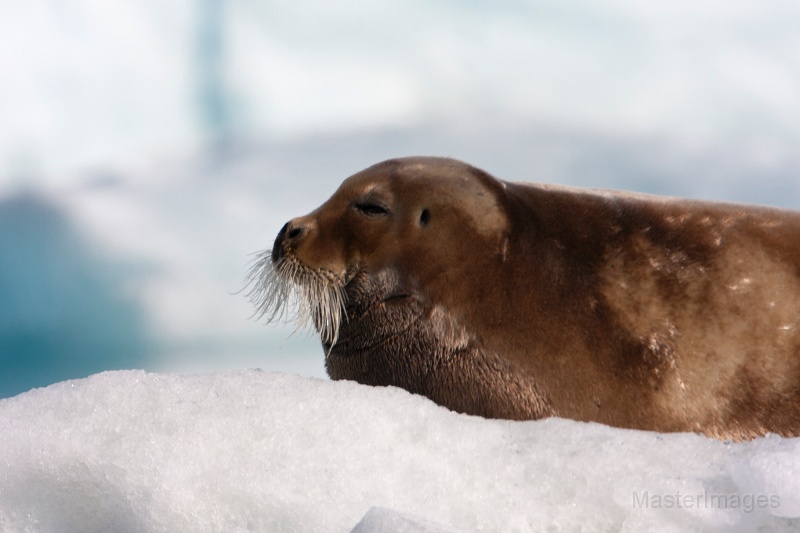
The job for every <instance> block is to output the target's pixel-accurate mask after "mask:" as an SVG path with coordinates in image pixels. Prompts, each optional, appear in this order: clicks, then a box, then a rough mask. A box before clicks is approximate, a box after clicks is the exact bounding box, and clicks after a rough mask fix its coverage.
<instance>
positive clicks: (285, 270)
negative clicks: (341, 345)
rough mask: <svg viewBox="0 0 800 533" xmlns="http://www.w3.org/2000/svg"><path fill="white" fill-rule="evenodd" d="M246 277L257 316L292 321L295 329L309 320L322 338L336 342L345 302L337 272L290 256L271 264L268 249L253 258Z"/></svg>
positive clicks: (249, 295)
mask: <svg viewBox="0 0 800 533" xmlns="http://www.w3.org/2000/svg"><path fill="white" fill-rule="evenodd" d="M247 280H248V286H250V290H249V292H248V293H247V297H248V298H249V299H250V301H251V302H252V303H253V305H255V307H256V312H255V313H254V316H255V317H256V318H258V319H260V318H262V317H264V316H266V317H267V322H272V321H273V320H285V321H286V322H294V323H295V324H296V325H297V329H298V330H299V329H303V328H305V327H307V326H308V325H309V323H311V324H313V325H314V327H315V328H316V330H317V331H318V332H319V335H320V338H321V339H322V342H324V343H328V344H330V345H331V346H333V345H334V344H336V341H337V339H338V337H339V327H340V326H341V323H342V317H343V316H344V306H345V291H344V282H343V280H342V279H341V278H340V277H339V276H336V275H335V274H334V273H332V272H329V271H315V270H312V269H310V268H308V267H307V266H305V265H303V264H301V263H299V262H298V261H297V260H296V259H294V258H292V257H284V258H283V259H282V260H281V261H279V262H278V264H277V265H273V263H272V256H271V253H270V252H269V251H264V252H261V253H260V254H258V256H256V259H255V260H254V261H253V265H252V266H251V267H250V270H249V272H248V273H247Z"/></svg>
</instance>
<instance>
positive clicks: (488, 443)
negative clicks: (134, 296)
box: [0, 370, 800, 533]
mask: <svg viewBox="0 0 800 533" xmlns="http://www.w3.org/2000/svg"><path fill="white" fill-rule="evenodd" d="M0 427H2V428H3V431H2V432H0V531H32V532H50V531H53V532H55V531H58V532H73V531H74V532H78V531H80V532H82V533H87V532H100V531H115V532H140V531H170V532H180V531H204V532H209V531H211V532H213V531H221V532H238V533H241V532H255V531H285V532H291V531H298V532H299V531H303V532H306V531H321V532H322V531H324V532H336V531H342V532H346V531H351V530H354V531H361V532H363V531H428V532H434V531H475V530H478V531H626V532H634V531H635V532H643V531H644V532H646V531H659V532H663V531H676V532H677V531H682V532H685V531H734V532H736V531H755V530H759V531H792V530H795V531H800V518H799V517H800V439H783V438H778V437H774V436H770V437H767V438H763V439H758V440H756V441H753V442H745V443H738V444H734V443H725V442H719V441H715V440H712V439H708V438H705V437H701V436H698V435H692V434H670V435H661V434H656V433H649V432H642V431H629V430H621V429H615V428H609V427H606V426H602V425H598V424H586V423H580V422H574V421H569V420H562V419H549V420H543V421H538V422H523V423H519V422H509V421H496V420H484V419H481V418H477V417H470V416H465V415H459V414H455V413H452V412H450V411H448V410H446V409H444V408H442V407H439V406H436V405H435V404H433V403H431V402H430V401H428V400H426V399H424V398H421V397H419V396H414V395H411V394H408V393H407V392H405V391H403V390H400V389H395V388H373V387H365V386H361V385H358V384H355V383H352V382H332V381H326V380H319V379H314V378H303V377H299V376H295V375H288V374H273V373H266V372H262V371H255V370H253V371H246V372H237V373H216V374H206V375H168V374H148V373H145V372H142V371H119V372H107V373H102V374H97V375H95V376H92V377H90V378H87V379H83V380H77V381H68V382H62V383H58V384H55V385H51V386H50V387H47V388H44V389H35V390H32V391H29V392H27V393H24V394H21V395H19V396H16V397H14V398H9V399H5V400H0ZM637 502H638V503H637ZM759 528H761V529H759Z"/></svg>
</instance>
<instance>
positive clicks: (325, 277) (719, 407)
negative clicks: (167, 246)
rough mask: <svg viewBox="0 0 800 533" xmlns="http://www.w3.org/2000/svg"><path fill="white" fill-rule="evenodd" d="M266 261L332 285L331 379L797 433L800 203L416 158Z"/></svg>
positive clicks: (356, 188) (702, 429) (611, 417)
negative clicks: (559, 179) (561, 179)
mask: <svg viewBox="0 0 800 533" xmlns="http://www.w3.org/2000/svg"><path fill="white" fill-rule="evenodd" d="M267 263H269V264H267ZM287 265H291V266H292V269H291V270H287V269H286V268H283V267H286V266H287ZM260 268H263V269H268V268H272V269H274V270H275V272H277V275H276V277H275V279H274V281H273V283H275V284H278V285H281V286H283V285H284V284H289V285H296V286H300V287H303V286H305V285H306V283H307V282H308V280H309V279H313V280H316V281H315V282H316V283H318V284H321V285H322V286H325V287H331V290H336V291H340V293H341V295H342V297H341V298H340V300H337V302H339V303H333V304H330V303H320V302H318V301H307V302H305V303H306V305H308V306H310V308H311V309H312V310H315V311H312V313H311V315H313V316H312V319H313V321H314V323H315V325H316V326H317V329H318V330H320V332H321V333H323V335H322V338H323V346H324V349H325V353H326V361H325V363H326V369H327V371H328V374H329V375H330V376H331V378H333V379H350V380H355V381H358V382H360V383H364V384H369V385H394V386H398V387H402V388H404V389H407V390H408V391H410V392H413V393H417V394H422V395H425V396H427V397H429V398H430V399H432V400H433V401H435V402H437V403H439V404H441V405H443V406H445V407H448V408H450V409H453V410H455V411H458V412H463V413H468V414H473V415H480V416H485V417H492V418H508V419H516V420H523V419H536V418H542V417H546V416H562V417H566V418H572V419H576V420H583V421H596V422H601V423H604V424H609V425H613V426H618V427H625V428H638V429H646V430H655V431H662V432H669V431H694V432H699V433H704V434H706V435H710V436H714V437H718V438H726V439H737V440H738V439H747V438H753V437H756V436H760V435H764V434H766V433H768V432H774V433H778V434H781V435H785V436H790V435H800V214H799V213H795V212H791V211H787V210H779V209H770V208H765V207H755V206H744V205H734V204H720V203H710V202H700V201H691V200H681V199H669V198H661V197H655V196H646V195H633V194H627V193H620V192H610V191H593V190H579V189H568V188H562V187H554V186H546V185H537V184H518V183H507V182H503V181H500V180H497V179H495V178H493V177H491V176H490V175H488V174H486V173H485V172H483V171H481V170H479V169H476V168H474V167H471V166H469V165H467V164H465V163H461V162H458V161H455V160H451V159H442V158H405V159H397V160H390V161H386V162H383V163H380V164H378V165H375V166H373V167H370V168H368V169H366V170H364V171H362V172H359V173H358V174H355V175H354V176H351V177H350V178H348V179H347V180H345V181H344V183H343V184H342V185H341V187H340V188H339V189H338V191H336V193H335V194H334V195H333V196H332V197H331V198H330V200H328V201H327V202H326V203H325V204H323V205H322V206H321V207H319V208H318V209H317V210H315V211H313V212H312V213H310V214H309V215H307V216H304V217H299V218H296V219H293V220H292V221H290V222H289V223H288V224H287V225H286V226H285V227H284V228H283V230H281V232H280V234H279V235H278V238H277V239H276V240H275V243H274V246H273V248H272V250H271V253H270V254H269V257H268V258H265V262H264V264H263V265H262V266H261V267H260ZM298 272H301V273H302V275H300V274H298ZM275 294H277V293H275ZM316 294H318V293H316V292H315V293H310V292H301V293H300V298H301V299H303V298H305V299H307V300H308V299H310V300H314V299H317V298H318V296H316ZM275 298H277V297H275ZM275 298H273V300H274V299H275ZM326 302H327V300H326ZM262 303H264V302H262ZM267 303H271V304H273V305H276V306H277V307H279V306H280V305H282V302H280V301H277V302H276V301H272V302H267ZM265 305H266V304H265ZM332 306H333V307H332ZM277 307H276V308H277ZM330 317H335V318H334V319H331V318H330Z"/></svg>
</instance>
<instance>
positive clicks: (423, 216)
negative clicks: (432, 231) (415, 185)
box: [419, 208, 431, 226]
mask: <svg viewBox="0 0 800 533" xmlns="http://www.w3.org/2000/svg"><path fill="white" fill-rule="evenodd" d="M430 218H431V214H430V212H429V211H428V210H427V208H426V209H423V210H422V213H420V214H419V225H420V226H427V225H428V220H430Z"/></svg>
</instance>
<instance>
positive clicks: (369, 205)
mask: <svg viewBox="0 0 800 533" xmlns="http://www.w3.org/2000/svg"><path fill="white" fill-rule="evenodd" d="M353 207H354V208H355V209H356V211H358V212H359V213H362V214H364V215H367V216H369V217H377V216H385V215H388V214H389V210H388V209H387V208H386V207H384V206H382V205H381V204H378V203H375V202H358V203H356V204H354V205H353Z"/></svg>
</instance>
